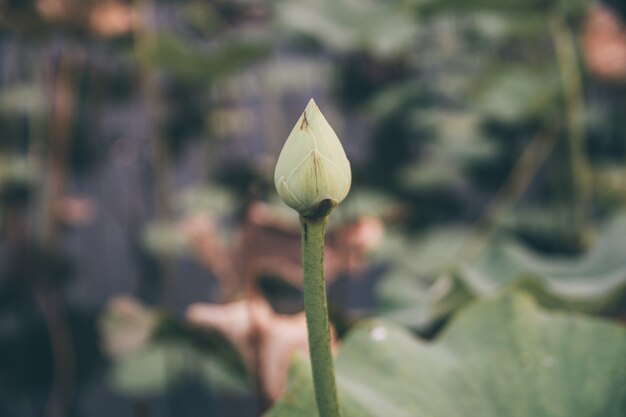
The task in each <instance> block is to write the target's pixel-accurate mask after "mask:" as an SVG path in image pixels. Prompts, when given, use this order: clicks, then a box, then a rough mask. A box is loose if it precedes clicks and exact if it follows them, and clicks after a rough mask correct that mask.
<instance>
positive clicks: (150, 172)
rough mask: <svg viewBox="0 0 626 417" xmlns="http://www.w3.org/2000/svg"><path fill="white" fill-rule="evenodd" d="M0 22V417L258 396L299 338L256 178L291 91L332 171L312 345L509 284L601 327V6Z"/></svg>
mask: <svg viewBox="0 0 626 417" xmlns="http://www.w3.org/2000/svg"><path fill="white" fill-rule="evenodd" d="M0 9H1V10H2V13H1V15H0V51H1V53H0V232H1V235H0V237H1V242H0V352H2V353H1V355H0V361H1V365H0V369H2V372H0V415H2V416H30V415H42V414H45V415H47V416H69V415H72V416H73V415H76V416H78V415H88V416H99V415H103V416H104V415H107V416H108V415H120V416H125V415H137V416H146V415H150V416H151V415H156V416H160V415H177V416H178V415H216V416H221V415H233V416H254V415H259V414H260V413H262V412H263V411H265V410H266V409H268V407H269V406H270V405H271V404H272V403H273V402H274V401H275V400H276V399H277V398H278V396H279V394H280V392H282V389H283V387H284V386H285V383H286V378H287V375H286V374H287V369H288V367H289V361H290V358H291V356H292V354H293V352H294V351H306V334H305V333H303V332H302V326H303V318H302V315H301V310H302V290H301V282H300V281H301V277H300V269H299V262H300V259H299V256H300V255H299V246H298V245H299V234H298V220H297V217H296V216H295V215H294V214H293V213H291V211H289V210H287V209H286V208H285V207H284V206H282V205H281V204H280V203H278V202H277V199H276V195H275V192H274V188H273V183H272V176H273V168H274V164H275V160H276V157H277V155H278V153H279V151H280V149H281V147H282V144H283V141H284V139H285V138H286V137H287V135H288V133H289V131H290V129H291V127H292V123H293V121H295V120H297V117H298V116H299V113H300V112H301V110H302V109H303V108H304V104H305V103H306V102H307V101H308V99H309V98H310V97H314V98H315V100H316V101H317V102H318V104H319V105H320V107H321V108H322V110H323V112H324V114H325V115H326V116H327V118H328V119H329V121H330V122H331V124H332V125H333V126H334V127H335V129H336V131H337V133H338V135H339V137H340V138H341V139H342V142H343V143H344V145H345V148H346V151H347V154H348V156H349V158H350V160H351V161H352V167H353V172H354V181H353V190H352V192H351V194H350V196H349V198H348V200H346V202H345V204H343V205H342V206H340V207H339V208H338V209H337V214H336V215H334V216H333V217H334V219H333V223H332V224H331V229H330V231H329V236H328V242H327V252H326V259H327V265H326V266H327V271H326V273H327V278H328V281H329V290H330V302H331V310H332V319H333V323H334V326H335V332H336V335H337V340H340V339H341V338H342V337H343V335H344V334H345V333H346V332H348V330H349V329H350V328H351V326H352V325H353V324H354V323H355V321H357V320H358V319H360V318H362V317H364V316H369V315H382V316H384V317H385V318H386V319H388V320H391V321H394V322H395V323H396V324H400V325H401V326H403V327H405V328H408V329H410V331H412V332H414V333H416V334H419V335H421V336H423V337H435V336H436V335H437V334H438V333H439V330H440V329H441V328H442V327H443V326H445V325H446V323H447V320H448V319H449V318H450V317H451V316H453V315H454V314H455V313H456V312H457V311H459V309H461V308H462V307H464V306H465V305H467V304H468V303H470V301H472V300H475V299H480V298H484V297H488V296H491V295H493V294H495V293H497V292H499V291H501V290H503V289H509V288H511V287H514V288H522V289H524V290H525V291H527V292H529V293H530V294H532V295H533V296H534V297H535V299H536V301H537V302H538V303H539V304H541V305H542V306H543V307H545V308H550V309H565V310H575V311H578V312H584V313H587V314H599V315H603V316H606V317H610V318H613V319H620V318H623V317H624V314H625V312H626V311H625V310H626V308H625V307H624V306H625V305H626V304H625V301H626V300H625V298H626V254H624V253H623V252H624V249H623V248H624V247H626V245H625V242H624V239H625V238H624V237H625V236H626V233H625V232H626V230H624V229H625V228H626V223H625V221H624V214H623V212H624V202H625V201H626V200H625V199H626V197H625V196H626V164H625V161H626V145H625V144H626V123H624V120H623V115H624V108H625V104H626V23H625V21H626V10H625V9H624V6H623V3H622V2H621V1H617V0H615V1H611V0H605V1H596V2H589V1H583V0H550V1H545V0H541V1H539V0H536V1H521V0H502V1H499V2H492V1H486V0H392V1H380V0H342V1H332V0H317V1H315V0H281V1H277V2H265V1H262V0H236V1H225V0H223V1H222V0H216V1H200V0H185V1H167V0H136V1H125V0H101V1H100V0H89V1H85V0H27V1H25V0H19V1H18V0H4V1H2V2H0ZM120 295H123V296H122V297H120ZM129 297H132V298H129ZM207 303H212V304H207Z"/></svg>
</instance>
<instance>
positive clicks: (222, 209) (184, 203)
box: [175, 182, 237, 217]
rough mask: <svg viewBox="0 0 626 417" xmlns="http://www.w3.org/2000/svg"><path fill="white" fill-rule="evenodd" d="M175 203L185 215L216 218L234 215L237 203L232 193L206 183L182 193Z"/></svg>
mask: <svg viewBox="0 0 626 417" xmlns="http://www.w3.org/2000/svg"><path fill="white" fill-rule="evenodd" d="M175 201H176V204H177V206H178V207H179V208H180V209H181V210H182V211H183V212H185V213H188V214H193V213H197V212H202V213H205V214H210V215H212V216H214V217H215V216H217V217H219V216H227V215H232V214H233V212H234V211H235V208H236V203H237V201H236V199H235V196H234V194H233V192H232V191H230V190H229V189H227V188H225V187H222V186H219V185H216V184H208V183H206V182H205V183H203V184H202V185H201V186H195V187H189V188H187V189H185V190H183V191H181V192H180V193H179V194H178V196H177V198H176V200H175Z"/></svg>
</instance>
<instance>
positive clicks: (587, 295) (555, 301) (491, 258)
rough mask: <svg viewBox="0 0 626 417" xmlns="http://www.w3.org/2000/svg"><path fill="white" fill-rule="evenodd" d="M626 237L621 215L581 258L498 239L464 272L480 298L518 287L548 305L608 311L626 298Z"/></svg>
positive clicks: (465, 278)
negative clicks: (557, 255) (539, 251)
mask: <svg viewBox="0 0 626 417" xmlns="http://www.w3.org/2000/svg"><path fill="white" fill-rule="evenodd" d="M625 237H626V216H623V215H622V216H620V217H618V218H616V219H614V220H613V221H611V222H610V223H609V224H608V225H607V226H606V228H605V230H604V233H603V234H602V236H601V237H600V238H599V239H598V240H597V242H596V244H595V246H594V247H593V249H592V250H591V251H589V252H588V253H586V254H585V255H583V256H581V257H579V258H553V257H545V256H541V255H538V254H536V253H534V252H532V251H530V250H529V249H527V248H525V247H523V246H521V245H520V244H518V243H515V242H513V241H503V242H502V241H498V242H494V244H492V245H490V247H489V250H488V251H487V253H486V254H485V255H484V257H483V258H482V259H481V260H480V261H479V262H478V263H477V264H476V265H473V266H467V265H466V266H463V267H461V271H460V274H461V277H462V279H463V281H464V282H465V283H467V285H468V286H469V287H470V288H471V289H472V291H473V292H474V293H475V294H476V295H478V296H485V295H488V294H492V293H494V292H496V291H498V290H499V289H500V288H502V287H504V286H507V285H512V284H515V285H523V286H527V287H529V288H530V289H531V290H532V291H533V292H534V293H535V294H536V295H537V296H538V297H539V298H540V300H541V302H542V303H544V304H545V305H550V306H555V307H561V308H563V307H565V308H571V309H577V310H582V311H586V312H592V313H601V312H607V311H611V310H613V309H615V308H618V307H619V306H620V305H622V303H623V300H624V297H626V241H625Z"/></svg>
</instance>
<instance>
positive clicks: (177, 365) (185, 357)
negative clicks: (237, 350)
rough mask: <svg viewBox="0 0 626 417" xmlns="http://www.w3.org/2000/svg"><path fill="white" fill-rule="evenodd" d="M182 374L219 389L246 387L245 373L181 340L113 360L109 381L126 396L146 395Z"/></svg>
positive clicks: (157, 343)
mask: <svg viewBox="0 0 626 417" xmlns="http://www.w3.org/2000/svg"><path fill="white" fill-rule="evenodd" d="M185 377H186V378H191V377H195V378H198V379H200V380H201V381H203V382H205V383H206V384H207V386H208V387H210V388H215V389H219V390H220V391H223V392H245V391H246V390H247V389H248V385H247V381H246V376H245V375H243V374H240V373H236V372H233V370H232V368H231V367H230V366H229V365H228V364H227V363H225V362H224V361H222V360H220V358H219V357H216V356H213V355H211V354H207V353H206V352H202V351H200V350H199V349H197V348H195V347H193V346H191V345H189V343H187V342H185V341H182V340H178V341H176V340H166V341H155V342H153V343H151V344H150V345H148V346H146V347H145V348H144V349H142V350H140V351H138V352H135V353H133V354H132V355H131V356H129V357H127V358H125V359H123V360H121V361H119V362H117V363H116V364H115V366H114V368H113V373H112V384H113V387H114V388H115V389H116V390H118V391H120V392H122V393H124V394H126V395H129V396H133V397H136V396H147V395H155V394H159V393H162V392H164V391H166V390H167V389H168V388H169V387H171V386H173V385H174V384H176V383H178V382H179V381H180V380H181V379H183V378H185Z"/></svg>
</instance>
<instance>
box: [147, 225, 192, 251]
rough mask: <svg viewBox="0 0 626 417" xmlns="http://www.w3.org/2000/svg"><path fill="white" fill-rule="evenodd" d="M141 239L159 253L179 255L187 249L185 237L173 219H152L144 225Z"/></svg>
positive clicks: (149, 247)
mask: <svg viewBox="0 0 626 417" xmlns="http://www.w3.org/2000/svg"><path fill="white" fill-rule="evenodd" d="M143 241H144V244H145V245H146V247H147V248H148V249H150V250H151V251H152V252H154V253H156V254H160V255H167V256H172V257H175V256H181V255H182V254H184V253H186V251H187V250H188V243H187V237H186V236H185V234H184V233H183V230H182V229H181V226H180V224H179V223H178V222H174V221H153V222H152V223H150V224H149V225H148V226H147V227H146V229H145V231H144V236H143Z"/></svg>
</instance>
